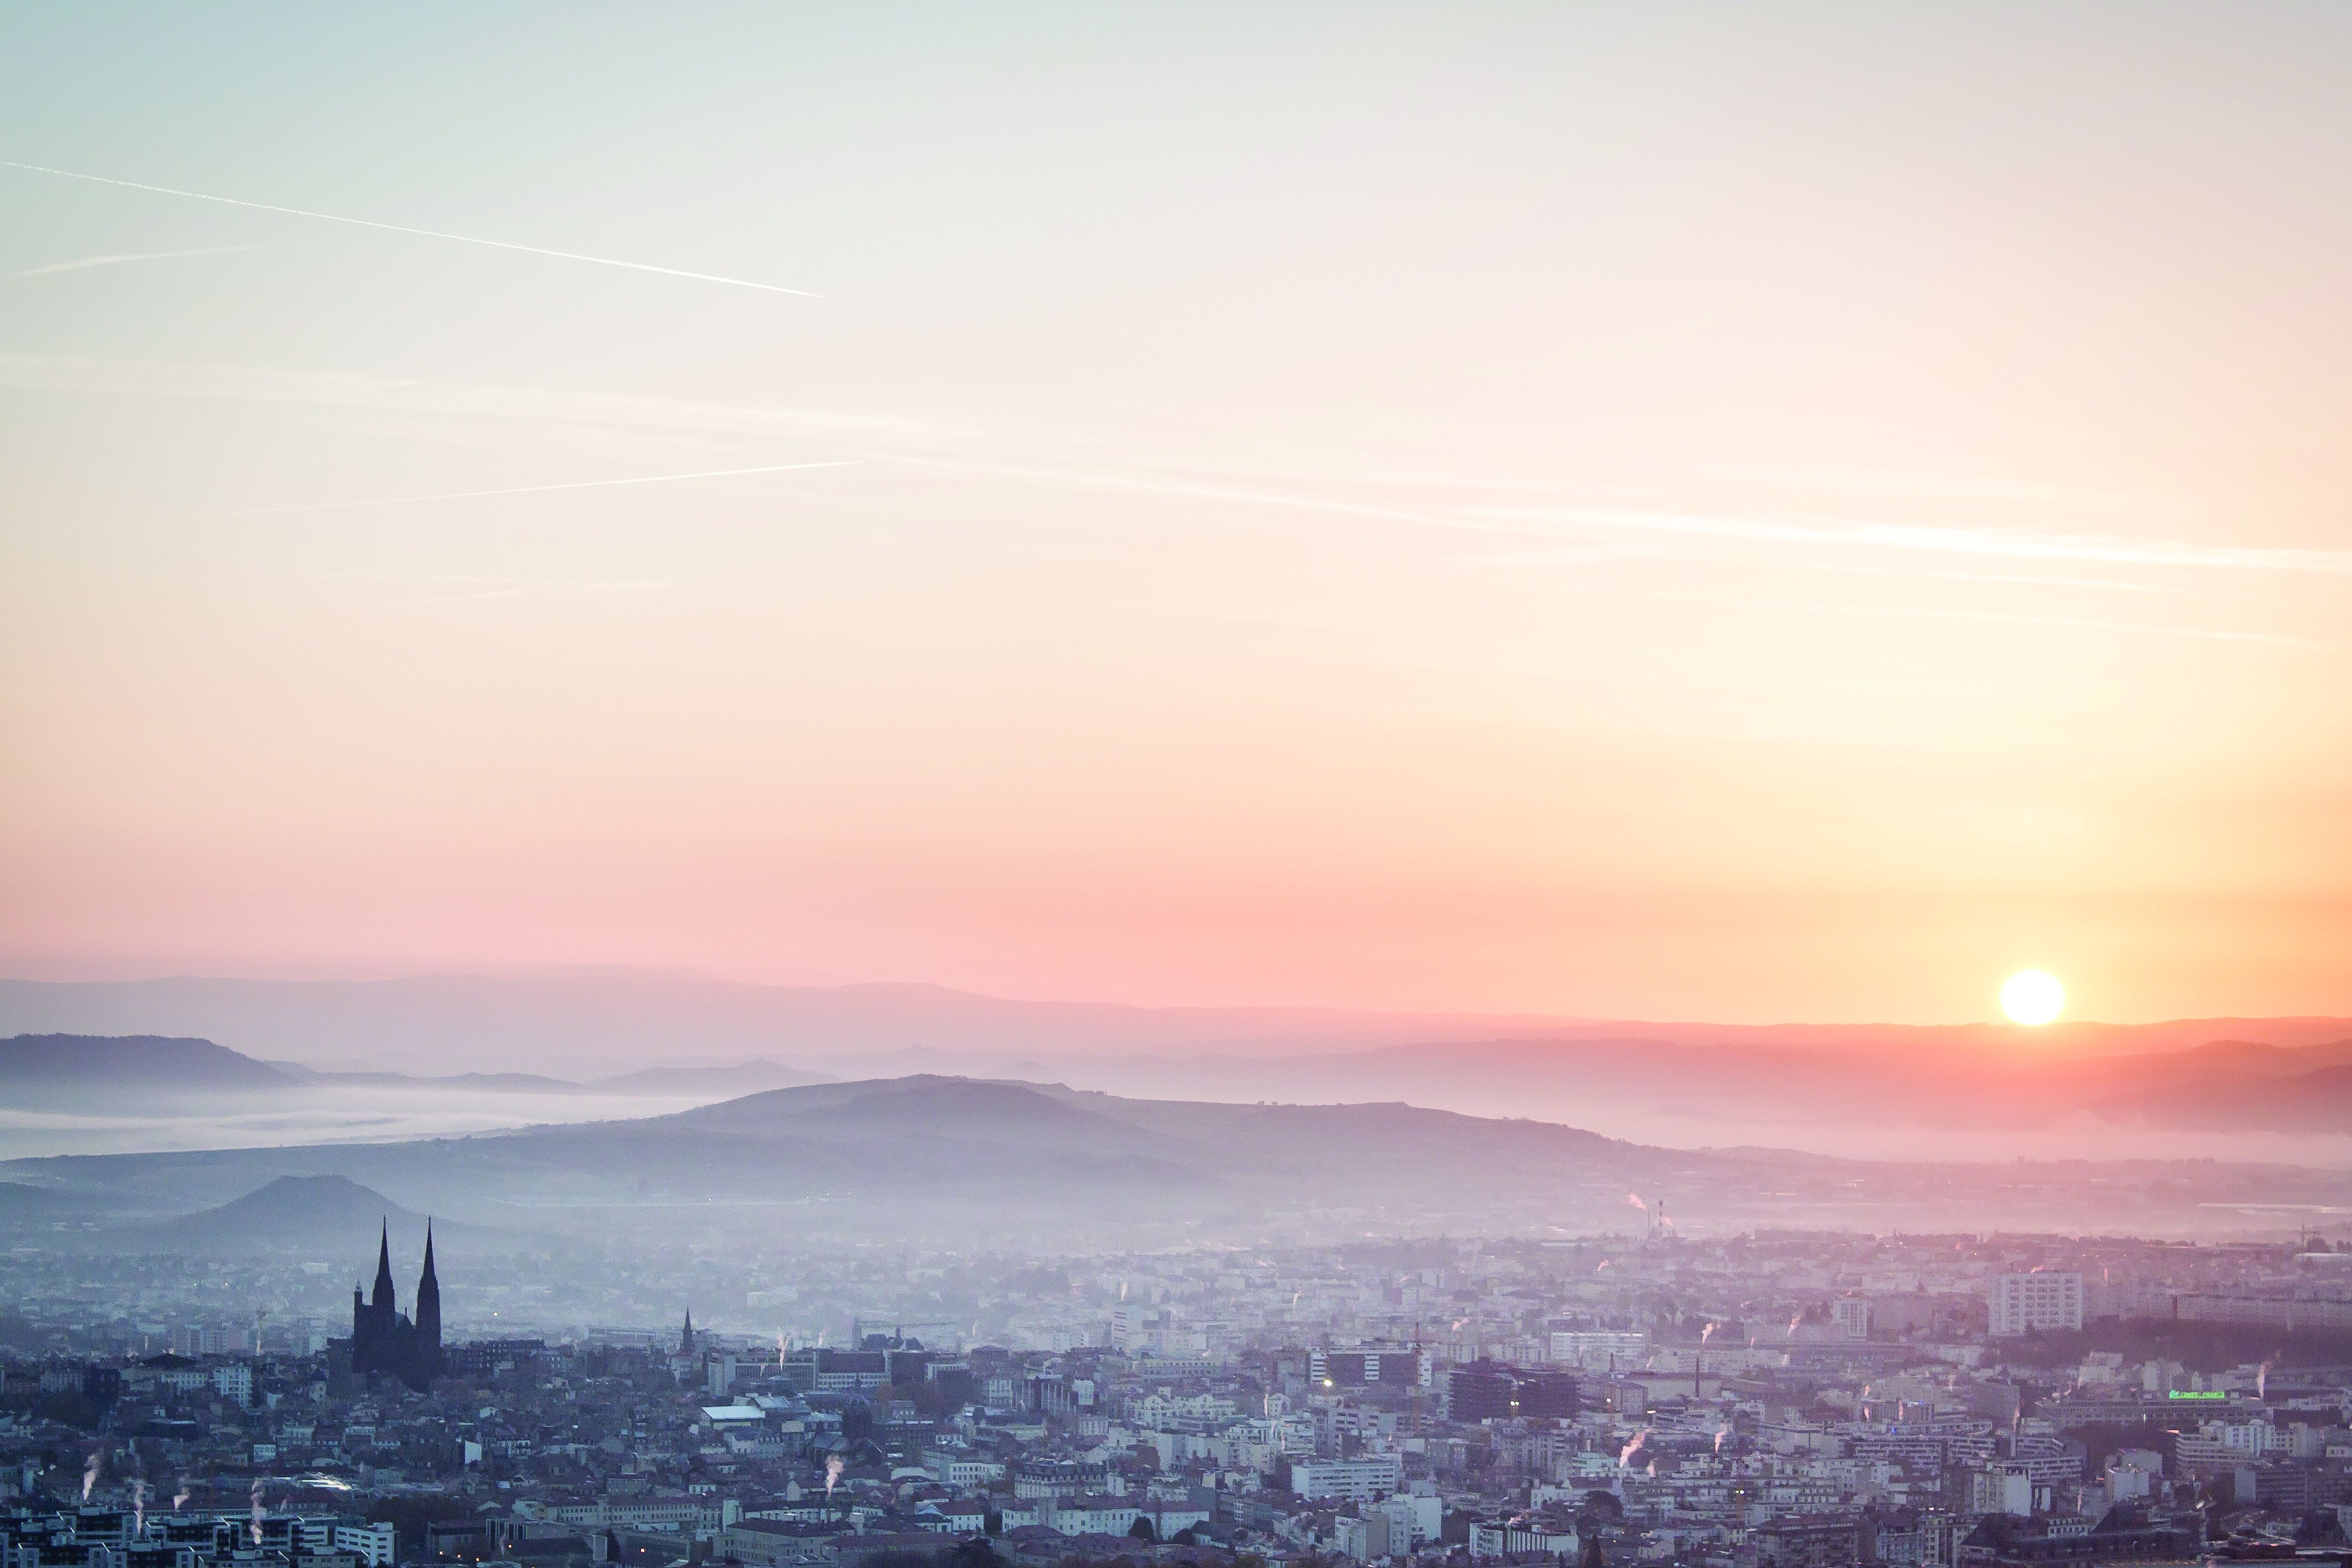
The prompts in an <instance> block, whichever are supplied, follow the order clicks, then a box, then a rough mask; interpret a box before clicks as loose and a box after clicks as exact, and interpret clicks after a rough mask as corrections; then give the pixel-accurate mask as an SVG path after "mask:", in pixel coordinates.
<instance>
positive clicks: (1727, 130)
mask: <svg viewBox="0 0 2352 1568" xmlns="http://www.w3.org/2000/svg"><path fill="white" fill-rule="evenodd" d="M2347 74H2352V12H2347V11H2346V10H2344V9H2343V8H2341V7H2331V6H2324V5H2308V6H2297V5H2252V6H2238V7H2221V6H2214V5H2209V6H2166V5H2128V6H2126V5H2081V6H2070V7H2065V8H2063V9H2058V10H2053V9H2051V8H2046V7H2031V6H2023V5H2012V6H2004V5H1972V6H1967V7H1959V6H1950V7H1934V6H1926V5H1914V6H1903V7H1891V8H1890V7H1874V6H1861V5H1855V6H1837V5H1826V6H1812V7H1803V8H1790V9H1786V10H1777V11H1767V10H1763V9H1750V10H1744V11H1726V10H1721V9H1702V8H1696V7H1683V6H1677V5H1595V6H1586V7H1573V8H1571V7H1535V6H1503V5H1493V6H1478V5H1462V6H1444V7H1397V8H1389V7H1379V6H1366V5H1348V6H1321V5H1294V6H1284V7H1280V8H1265V7H1244V6H1232V7H1220V6H1183V7H1175V6H1169V7H1148V6H1118V7H1096V6H1079V5H1069V6H1045V5H1013V6H1006V7H990V8H978V7H957V6H945V5H942V6H937V7H922V6H907V5H861V6H835V7H774V6H763V5H746V6H742V7H727V6H722V5H699V6H692V7H667V8H662V9H659V10H652V9H645V8H635V7H628V8H625V7H587V6H566V7H538V8H534V7H530V6H525V5H513V6H501V7H496V8H480V7H459V6H439V7H436V6H432V5H422V6H414V7H403V8H401V9H400V10H398V11H397V12H392V11H368V10H365V9H360V8H339V9H324V10H322V9H320V8H314V7H297V6H290V5H289V6H240V5H226V6H219V7H205V8H203V9H201V10H194V9H189V8H185V7H177V8H174V7H163V6H155V7H138V6H113V7H105V8H100V7H79V6H78V7H63V6H52V7H16V8H14V9H12V10H10V11H9V12H8V13H7V14H6V15H5V16H0V163H5V164H7V165H9V166H6V167H0V972H5V973H9V974H12V975H16V976H21V977H32V978H75V977H129V976H139V975H149V974H163V973H217V974H241V975H289V976H304V975H317V976H325V975H337V976H370V975H389V974H398V973H415V972H420V971H430V970H448V969H463V970H475V971H481V970H488V971H510V970H511V971H520V970H531V969H537V968H544V967H550V966H566V965H579V964H617V965H646V966H655V967H665V968H676V969H686V970H691V971H695V972H698V973H709V974H713V975H722V976H730V977H735V978H743V979H755V980H768V981H776V982H789V983H795V984H835V983H844V982H852V981H868V980H920V981H929V982H936V983H940V984H950V985H957V986H962V987H967V988H971V989H974V990H980V991H985V992H990V993H993V994H1007V995H1028V996H1055V997H1068V998H1079V999H1099V1000H1118V1001H1129V1002H1139V1003H1151V1004H1175V1003H1186V1004H1194V1003H1197V1004H1271V1003H1297V1004H1315V1005H1346V1006H1366V1007H1414V1008H1435V1009H1478V1010H1510V1011H1535V1012H1548V1013H1557V1014H1563V1015H1571V1016H1586V1017H1607V1016H1634V1017H1654V1018H1687V1019H1709V1020H1721V1021H1759V1022H1760V1021H1785V1020H1798V1021H1832V1020H1895V1021H1919V1022H1937V1021H1948V1020H1963V1019H1975V1018H1988V1017H1991V1016H1995V1011H1996V1007H1997V996H1998V992H1999V988H2000V983H2001V981H2002V980H2003V978H2004V977H2006V976H2007V975H2008V974H2010V973H2011V972H2013V971H2015V970H2017V969H2019V968H2021V967H2025V966H2029V965H2031V966H2035V967H2040V968H2043V969H2047V970H2049V971H2051V972H2053V973H2056V974H2058V975H2059V976H2060V977H2061V978H2062V979H2063V980H2064V982H2065V983H2066V984H2067V987H2068V989H2069V992H2070V1012H2071V1013H2072V1014H2073V1015H2074V1016H2084V1017H2099V1018H2107V1019H2114V1020H2118V1021H2130V1020H2145V1019H2155V1018H2162V1017H2171V1016H2214V1015H2225V1014H2228V1015H2246V1016H2259V1015H2288V1014H2323V1013H2336V1014H2352V964H2347V963H2345V962H2344V955H2345V954H2346V953H2347V952H2352V292H2348V291H2347V290H2346V289H2344V288H2343V284H2342V280H2343V279H2344V278H2345V277H2347V275H2352V95H2347V94H2346V93H2345V92H2344V91H2343V83H2344V81H2345V79H2347ZM16 165H30V166H31V167H19V166H16ZM78 176H92V178H83V177H78ZM100 180H110V181H121V182H131V184H102V183H99V181H100ZM136 186H152V187H158V189H140V188H134V187H136ZM170 192H180V193H193V195H173V194H167V193H170ZM198 197H218V198H226V200H205V199H197V198H198ZM232 203H250V204H259V205H231V204H232ZM270 208H279V209H290V210H283V211H278V210H267V209H270ZM303 215H310V216H303ZM337 219H352V220H362V221H361V222H346V221H334V220H337ZM369 225H379V226H369ZM417 231H422V232H417ZM475 241H495V242H498V243H497V244H485V243H474V242H475ZM511 247H523V248H511ZM620 263H628V264H630V265H626V266H624V265H620ZM785 290H797V291H798V292H786V291H785ZM697 476H699V477H697Z"/></svg>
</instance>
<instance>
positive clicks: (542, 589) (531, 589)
mask: <svg viewBox="0 0 2352 1568" xmlns="http://www.w3.org/2000/svg"><path fill="white" fill-rule="evenodd" d="M703 586H706V584H700V583H692V582H676V581H672V580H669V579H667V578H649V579H646V580H644V581H641V582H629V583H509V584H502V585H500V586H498V587H491V588H474V589H469V590H467V591H466V592H464V593H460V594H428V595H423V596H421V597H417V598H411V599H393V600H389V601H387V602H386V605H385V607H386V608H388V609H403V610H404V609H420V608H425V607H428V606H433V605H469V604H477V603H480V602H482V601H484V600H489V599H532V598H547V597H555V596H574V595H593V594H653V593H667V592H682V591H684V590H687V589H690V588H699V587H703Z"/></svg>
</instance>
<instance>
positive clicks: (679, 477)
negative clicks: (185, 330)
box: [173, 458, 856, 522]
mask: <svg viewBox="0 0 2352 1568" xmlns="http://www.w3.org/2000/svg"><path fill="white" fill-rule="evenodd" d="M855 467H856V458H834V459H832V460H830V461H827V462H822V463H772V464H770V465H768V466H766V467H764V468H712V469H709V471H707V472H704V473H698V474H643V475H637V476H634V477H632V478H629V479H573V480H571V481H569V482H567V483H564V484H560V485H515V486H510V487H509V488H507V489H495V490H447V491H444V492H443V493H441V494H439V495H430V496H377V497H373V498H371V499H369V500H320V501H299V502H297V503H295V504H294V505H291V506H255V507H238V508H236V509H234V510H228V511H200V512H193V513H190V514H189V515H187V516H185V517H181V518H175V519H173V521H175V522H209V521H214V520H215V519H218V518H228V517H271V516H275V515H277V514H278V513H281V512H294V511H342V510H349V509H352V508H355V507H375V506H408V505H412V504H421V503H423V502H425V501H442V500H483V499H484V498H486V497H490V496H533V495H544V494H547V493H548V492H550V491H551V490H597V489H609V488H611V487H613V486H615V485H667V484H676V483H678V482H680V481H683V480H687V479H736V478H739V477H740V476H742V475H745V474H790V473H797V472H799V471H801V470H802V469H803V468H855Z"/></svg>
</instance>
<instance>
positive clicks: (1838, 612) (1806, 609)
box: [1570, 584, 2341, 653]
mask: <svg viewBox="0 0 2352 1568" xmlns="http://www.w3.org/2000/svg"><path fill="white" fill-rule="evenodd" d="M1570 591H1571V592H1575V593H1586V594H1601V595H1607V596H1609V597H1612V598H1620V599H1665V600H1671V601H1674V602H1676V603H1681V604H1688V605H1727V606H1735V607H1738V608H1742V609H1758V610H1794V611H1797V612H1799V613H1801V614H1804V615H1835V616H1871V617H1873V618H1874V619H1879V620H1896V621H1908V620H1930V621H1994V622H2001V623H2006V624H2010V625H2016V626H2067V627H2073V628H2075V629H2078V630H2083V631H2102V632H2147V633H2149V634H2152V635H2154V636H2157V637H2190V638H2194V639H2197V640H2199V641H2202V642H2237V643H2256V644H2260V645H2262V646H2264V647H2291V648H2295V649H2298V650H2300V651H2302V652H2305V653H2335V652H2339V651H2341V645H2340V644H2336V643H2326V642H2314V641H2312V640H2310V639H2309V638H2307V637H2280V636H2278V635H2276V634H2275V633H2272V632H2232V631H2217V630H2212V629H2210V628H2207V627H2204V626H2166V625H2163V624H2161V623H2158V622H2149V621H2103V620H2096V619H2093V618H2091V617H2089V616H2037V615H2032V614H2028V613H2025V612H2023V611H2014V610H1944V609H1923V608H1919V607H1917V606H1915V605H1855V604H1843V605H1839V604H1829V603H1823V602H1819V601H1807V600H1796V599H1767V598H1760V597H1753V596H1749V595H1739V594H1678V593H1675V592H1672V591H1670V590H1666V589H1646V588H1603V587H1596V586H1591V585H1589V584H1570Z"/></svg>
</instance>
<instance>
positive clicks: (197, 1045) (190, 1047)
mask: <svg viewBox="0 0 2352 1568" xmlns="http://www.w3.org/2000/svg"><path fill="white" fill-rule="evenodd" d="M294 1087H296V1082H295V1079H293V1078H291V1077H290V1076H289V1075H288V1074H286V1073H283V1072H280V1071H279V1070H278V1069H277V1068H273V1067H271V1066H270V1065H269V1064H268V1063H267V1062H258V1061H256V1060H254V1059H253V1058H251V1057H248V1056H245V1055H242V1054H241V1053H239V1052H236V1051H232V1050H230V1049H228V1048H227V1047H224V1046H216V1045H215V1044H213V1042H212V1041H210V1040H197V1039H188V1038H184V1037H173V1036H166V1035H18V1036H16V1037H14V1038H12V1039H5V1040H0V1104H5V1105H12V1106H42V1107H50V1106H59V1105H67V1106H72V1107H75V1108H79V1106H80V1105H81V1104H82V1103H84V1102H86V1101H88V1100H93V1099H103V1100H125V1099H131V1098H140V1099H162V1098H170V1097H177V1096H184V1095H191V1094H202V1095H236V1094H254V1093H267V1092H275V1091H278V1090H283V1089H292V1088H294Z"/></svg>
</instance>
